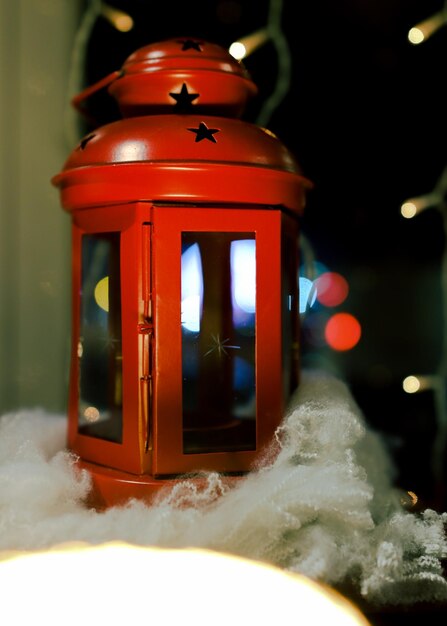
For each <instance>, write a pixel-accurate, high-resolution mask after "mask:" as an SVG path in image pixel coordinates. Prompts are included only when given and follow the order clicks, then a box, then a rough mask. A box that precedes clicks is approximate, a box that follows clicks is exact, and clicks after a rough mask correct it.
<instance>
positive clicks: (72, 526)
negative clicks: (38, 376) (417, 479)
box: [0, 372, 447, 605]
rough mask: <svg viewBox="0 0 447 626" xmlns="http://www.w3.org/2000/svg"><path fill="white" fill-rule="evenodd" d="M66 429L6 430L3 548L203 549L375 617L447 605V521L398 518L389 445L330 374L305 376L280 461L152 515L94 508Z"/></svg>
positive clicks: (6, 426)
mask: <svg viewBox="0 0 447 626" xmlns="http://www.w3.org/2000/svg"><path fill="white" fill-rule="evenodd" d="M65 429H66V420H65V418H64V417H63V416H52V415H47V414H45V413H44V412H42V411H21V412H19V413H15V414H9V415H5V416H3V418H1V419H0V550H10V549H12V550H20V549H42V548H45V547H50V546H55V545H57V544H60V543H62V542H66V541H70V542H72V541H83V542H88V543H92V544H98V543H104V542H107V541H114V540H117V541H126V542H128V543H132V544H139V545H146V546H151V545H152V546H160V547H172V548H179V547H192V546H195V547H199V548H208V549H212V550H217V551H220V552H226V553H230V554H235V555H238V556H242V557H247V558H253V559H258V560H262V561H265V562H268V563H271V564H273V565H277V566H279V567H281V568H284V569H286V570H289V571H293V572H298V573H302V574H304V575H306V576H309V577H310V578H313V579H315V580H317V581H320V582H323V583H328V584H331V585H336V586H339V587H340V586H343V585H344V584H345V583H347V584H349V586H350V587H354V588H355V589H356V591H357V592H358V594H359V595H361V596H363V598H365V599H366V600H367V601H369V602H371V603H375V604H379V605H380V604H395V605H399V604H401V605H402V604H412V603H414V602H418V601H446V600H447V581H446V580H445V578H444V577H443V571H442V560H443V559H445V558H446V557H447V541H446V534H445V524H446V523H447V514H439V513H436V512H435V511H431V510H427V511H424V512H423V513H413V512H411V511H406V510H404V509H403V508H402V505H401V502H400V499H401V494H400V493H399V491H398V490H397V489H395V488H394V486H393V478H394V469H393V463H392V461H391V459H390V458H389V456H388V454H387V452H386V450H385V447H384V445H383V443H382V441H381V439H380V437H379V436H378V435H377V434H376V433H374V432H372V431H371V430H370V429H368V428H367V426H366V425H365V423H364V420H363V418H362V415H361V412H360V410H359V408H358V407H357V405H356V403H355V402H354V400H353V398H352V396H351V394H350V392H349V389H348V387H347V386H346V385H345V384H344V383H343V382H342V381H340V380H338V379H336V378H334V377H333V376H331V375H328V374H325V373H322V372H303V375H302V381H301V384H300V387H299V389H298V391H297V393H296V394H295V396H294V397H293V399H292V401H291V403H290V406H289V410H288V412H287V414H286V415H285V417H284V420H283V423H282V425H281V427H280V428H279V429H278V431H277V433H276V437H275V440H274V441H272V451H271V452H270V453H269V451H266V453H265V455H264V457H263V458H262V459H261V460H260V461H259V463H258V466H257V467H256V468H255V469H254V470H253V472H251V473H250V474H248V475H247V476H246V477H245V478H243V479H241V480H240V481H239V483H238V484H237V486H235V487H233V488H231V489H230V488H228V487H226V486H225V485H224V483H223V482H222V481H221V478H220V476H219V475H218V474H216V473H209V474H208V475H207V479H208V483H207V484H208V488H207V489H206V490H205V491H203V490H198V489H197V488H196V485H195V483H194V482H193V481H188V480H185V481H184V482H181V483H180V484H179V485H178V486H177V487H176V488H175V489H174V490H173V491H171V492H161V493H160V495H159V497H158V499H157V500H156V501H155V502H154V503H153V504H152V505H151V506H148V505H145V504H144V503H142V502H139V501H134V500H132V501H130V502H129V503H128V504H127V505H126V506H123V507H112V508H110V509H108V510H106V511H103V512H96V511H94V510H91V509H87V508H86V507H85V505H84V504H83V502H84V498H85V496H86V494H87V493H88V490H89V488H90V479H89V476H88V474H87V473H86V472H79V470H78V469H77V467H76V463H75V461H76V459H75V457H74V456H73V455H72V454H70V453H69V452H68V451H67V450H65ZM273 451H274V452H273Z"/></svg>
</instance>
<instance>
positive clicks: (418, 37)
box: [408, 6, 447, 45]
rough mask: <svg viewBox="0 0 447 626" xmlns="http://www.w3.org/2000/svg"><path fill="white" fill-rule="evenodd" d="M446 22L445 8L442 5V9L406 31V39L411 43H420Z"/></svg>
mask: <svg viewBox="0 0 447 626" xmlns="http://www.w3.org/2000/svg"><path fill="white" fill-rule="evenodd" d="M446 24H447V10H446V7H445V6H444V9H443V10H442V11H439V12H438V13H435V14H434V15H432V16H431V17H429V18H427V19H426V20H423V21H422V22H420V23H419V24H416V26H413V28H410V30H409V31H408V41H409V42H410V43H412V44H413V45H418V44H421V43H422V42H423V41H426V40H427V39H428V38H429V37H431V36H432V35H433V34H434V33H436V32H437V31H438V30H439V29H440V28H442V27H443V26H445V25H446Z"/></svg>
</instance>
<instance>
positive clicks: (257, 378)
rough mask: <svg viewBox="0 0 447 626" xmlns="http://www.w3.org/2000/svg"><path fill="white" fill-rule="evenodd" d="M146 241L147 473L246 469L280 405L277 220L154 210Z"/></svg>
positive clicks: (264, 214)
mask: <svg viewBox="0 0 447 626" xmlns="http://www.w3.org/2000/svg"><path fill="white" fill-rule="evenodd" d="M152 243H153V251H152V258H153V264H154V267H153V272H154V273H153V295H154V304H155V311H154V328H155V337H154V346H155V349H154V369H153V385H154V387H153V389H154V395H153V403H152V440H151V449H152V454H153V467H152V471H153V473H154V474H155V475H166V474H178V473H185V472H190V471H197V470H200V469H214V470H216V471H226V472H239V471H246V470H248V469H249V467H250V466H251V464H252V463H253V461H254V459H255V455H256V454H257V453H258V452H259V450H260V449H261V448H262V447H263V446H264V445H266V444H267V443H268V441H269V440H270V438H271V437H272V435H273V432H274V429H275V427H276V426H277V424H278V421H279V418H280V416H281V414H282V410H283V406H284V405H283V384H282V372H281V365H282V345H281V212H280V211H279V210H273V209H257V208H250V209H246V208H244V209H236V208H234V209H228V208H211V207H206V208H187V207H184V208H183V207H166V206H165V207H157V206H155V207H154V208H153V238H152Z"/></svg>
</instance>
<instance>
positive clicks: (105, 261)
mask: <svg viewBox="0 0 447 626" xmlns="http://www.w3.org/2000/svg"><path fill="white" fill-rule="evenodd" d="M81 265H82V276H81V327H80V337H79V344H78V363H79V422H78V430H79V432H80V433H82V434H84V435H89V436H91V437H98V438H101V439H105V440H107V441H114V442H121V441H122V347H121V286H120V235H119V233H98V234H96V233H95V234H88V235H83V237H82V263H81Z"/></svg>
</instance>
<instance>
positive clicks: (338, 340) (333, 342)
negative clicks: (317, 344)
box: [324, 313, 362, 352]
mask: <svg viewBox="0 0 447 626" xmlns="http://www.w3.org/2000/svg"><path fill="white" fill-rule="evenodd" d="M361 334H362V327H361V325H360V322H359V321H358V319H357V318H356V317H354V315H351V313H335V314H334V315H332V317H330V318H329V320H328V322H327V323H326V326H325V329H324V337H325V339H326V342H327V344H328V345H329V346H330V347H331V348H332V349H333V350H337V351H339V352H343V351H346V350H351V349H352V348H354V346H356V345H357V344H358V342H359V341H360V337H361Z"/></svg>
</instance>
